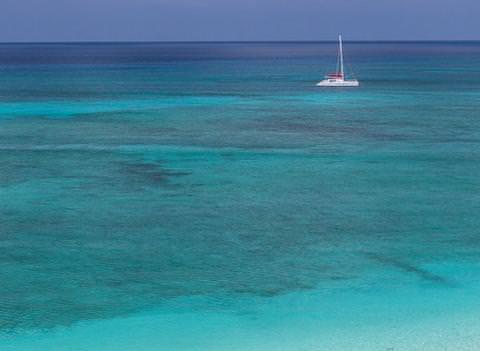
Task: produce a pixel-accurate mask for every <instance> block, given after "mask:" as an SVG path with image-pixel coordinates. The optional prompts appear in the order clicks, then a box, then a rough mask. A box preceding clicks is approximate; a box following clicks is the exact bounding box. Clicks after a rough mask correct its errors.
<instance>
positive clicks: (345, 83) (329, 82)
mask: <svg viewBox="0 0 480 351" xmlns="http://www.w3.org/2000/svg"><path fill="white" fill-rule="evenodd" d="M359 85H360V83H359V82H358V80H340V79H335V80H334V79H325V80H322V81H321V82H319V83H317V87H358V86H359Z"/></svg>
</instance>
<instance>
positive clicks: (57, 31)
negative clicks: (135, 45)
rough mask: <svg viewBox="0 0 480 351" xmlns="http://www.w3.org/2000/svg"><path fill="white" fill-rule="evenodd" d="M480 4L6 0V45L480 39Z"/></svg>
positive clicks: (450, 0)
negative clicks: (38, 42) (72, 42)
mask: <svg viewBox="0 0 480 351" xmlns="http://www.w3.org/2000/svg"><path fill="white" fill-rule="evenodd" d="M479 14H480V0H0V23H1V26H0V29H1V30H0V41H1V42H25V41H27V42H35V41H42V42H45V41H217V40H219V41H229V40H240V41H241V40H247V41H248V40H332V39H335V37H336V35H337V34H338V33H339V32H341V33H343V35H344V37H345V38H347V39H350V40H479V39H480V21H479V20H478V15H479Z"/></svg>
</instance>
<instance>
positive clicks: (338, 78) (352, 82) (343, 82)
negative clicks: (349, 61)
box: [317, 35, 360, 87]
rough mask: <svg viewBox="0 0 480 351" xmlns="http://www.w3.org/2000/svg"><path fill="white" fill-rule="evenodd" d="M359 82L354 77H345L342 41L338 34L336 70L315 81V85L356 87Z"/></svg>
mask: <svg viewBox="0 0 480 351" xmlns="http://www.w3.org/2000/svg"><path fill="white" fill-rule="evenodd" d="M359 85H360V83H359V82H358V80H356V79H345V70H344V68H343V43H342V36H341V35H339V36H338V61H337V71H336V72H334V73H329V74H327V75H326V76H325V79H324V80H322V81H321V82H319V83H317V87H358V86H359Z"/></svg>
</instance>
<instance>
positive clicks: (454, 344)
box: [0, 42, 480, 351]
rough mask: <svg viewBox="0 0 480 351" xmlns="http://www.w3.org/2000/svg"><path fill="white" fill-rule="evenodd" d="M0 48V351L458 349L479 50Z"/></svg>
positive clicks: (478, 155)
mask: <svg viewBox="0 0 480 351" xmlns="http://www.w3.org/2000/svg"><path fill="white" fill-rule="evenodd" d="M345 56H346V61H347V63H348V64H349V65H347V67H348V70H347V72H354V74H355V77H356V78H357V79H359V81H360V83H361V86H360V87H359V88H355V89H325V88H317V87H316V86H315V84H316V83H317V82H318V81H319V80H321V79H322V77H323V76H324V74H325V73H327V71H329V70H332V69H334V68H335V62H336V61H335V60H336V43H333V42H319V43H313V42H298V43H294V42H286V43H82V44H69V43H57V44H1V45H0V77H1V79H0V81H1V84H0V282H1V284H0V349H1V350H2V351H57V350H59V351H63V350H69V351H80V350H82V351H84V350H85V351H86V350H88V351H92V350H95V351H96V350H98V351H114V350H115V351H139V350H141V351H163V350H165V351H322V350H328V351H341V350H349V351H351V350H356V351H376V350H378V351H386V350H388V351H402V350H406V351H407V350H408V351H412V350H422V351H438V350H454V351H461V350H466V351H467V350H468V351H472V350H476V349H478V348H480V322H479V319H478V316H479V314H480V300H479V299H478V296H479V294H480V232H479V228H480V216H479V213H480V193H479V190H480V118H479V117H480V114H479V107H480V42H347V43H345Z"/></svg>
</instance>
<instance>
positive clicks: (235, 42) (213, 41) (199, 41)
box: [0, 39, 480, 45]
mask: <svg viewBox="0 0 480 351" xmlns="http://www.w3.org/2000/svg"><path fill="white" fill-rule="evenodd" d="M337 42H338V40H304V39H300V40H72V41H63V40H62V41H60V40H59V41H56V40H53V41H0V45H11V44H242V43H246V44H255V43H258V44H261V43H265V44H269V43H271V44H275V43H279V44H282V43H292V44H293V43H305V44H308V43H312V44H315V43H337ZM344 42H346V43H480V39H420V40H415V39H391V40H390V39H382V40H371V39H368V40H363V39H362V40H355V39H347V40H344Z"/></svg>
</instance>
